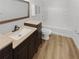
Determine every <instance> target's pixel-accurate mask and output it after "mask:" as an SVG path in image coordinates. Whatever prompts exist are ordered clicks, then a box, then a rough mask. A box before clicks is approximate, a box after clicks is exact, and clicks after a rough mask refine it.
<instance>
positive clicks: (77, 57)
mask: <svg viewBox="0 0 79 59" xmlns="http://www.w3.org/2000/svg"><path fill="white" fill-rule="evenodd" d="M33 59H79V52H78V49H77V47H76V46H75V43H74V41H73V39H72V38H68V37H64V36H60V35H51V36H50V39H49V40H48V41H45V42H44V43H43V44H42V46H41V47H40V48H39V50H38V52H37V53H36V54H35V56H34V57H33Z"/></svg>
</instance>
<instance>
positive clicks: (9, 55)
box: [0, 26, 41, 59]
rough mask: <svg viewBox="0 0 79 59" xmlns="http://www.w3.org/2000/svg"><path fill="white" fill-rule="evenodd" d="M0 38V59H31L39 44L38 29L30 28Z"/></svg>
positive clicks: (26, 27)
mask: <svg viewBox="0 0 79 59" xmlns="http://www.w3.org/2000/svg"><path fill="white" fill-rule="evenodd" d="M0 38H1V40H0V59H32V58H33V56H34V54H35V53H36V52H37V50H38V47H39V45H40V44H41V36H39V31H38V28H35V27H30V26H23V27H22V28H21V29H19V30H18V31H15V32H9V33H6V34H5V35H4V37H0Z"/></svg>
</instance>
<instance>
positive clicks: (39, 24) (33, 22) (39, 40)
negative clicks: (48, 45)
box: [24, 19, 42, 52]
mask: <svg viewBox="0 0 79 59" xmlns="http://www.w3.org/2000/svg"><path fill="white" fill-rule="evenodd" d="M24 25H25V26H30V27H35V28H37V30H36V34H35V36H36V43H35V46H36V52H37V48H38V47H39V45H40V44H42V22H41V21H38V20H31V19H29V20H27V21H26V22H25V23H24Z"/></svg>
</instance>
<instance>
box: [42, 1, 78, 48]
mask: <svg viewBox="0 0 79 59" xmlns="http://www.w3.org/2000/svg"><path fill="white" fill-rule="evenodd" d="M43 1H44V4H45V7H46V8H45V9H44V10H45V11H46V13H44V16H45V17H46V15H47V17H46V18H47V19H46V21H45V26H47V27H50V28H53V33H54V32H55V33H60V34H61V35H66V36H68V35H69V37H71V36H72V37H73V38H74V41H75V43H76V45H77V47H78V48H79V34H77V33H76V32H78V33H79V0H43ZM74 31H75V32H74Z"/></svg>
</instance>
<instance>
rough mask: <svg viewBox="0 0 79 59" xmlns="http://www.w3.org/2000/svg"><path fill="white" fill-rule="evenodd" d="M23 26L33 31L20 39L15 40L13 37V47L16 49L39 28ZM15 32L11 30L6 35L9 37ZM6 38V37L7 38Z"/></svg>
mask: <svg viewBox="0 0 79 59" xmlns="http://www.w3.org/2000/svg"><path fill="white" fill-rule="evenodd" d="M23 28H28V29H32V31H31V32H29V33H28V34H27V35H25V36H23V37H22V38H21V39H19V40H17V39H16V40H15V39H12V38H10V39H11V40H12V43H13V49H15V48H16V47H17V46H18V45H19V44H20V43H22V42H23V41H24V40H25V39H27V38H28V37H29V36H30V35H31V34H32V33H33V32H35V31H36V30H37V28H33V27H29V26H24V27H23ZM12 33H13V32H9V33H6V34H5V35H6V36H7V37H9V35H11V34H12ZM5 39H6V38H5Z"/></svg>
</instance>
